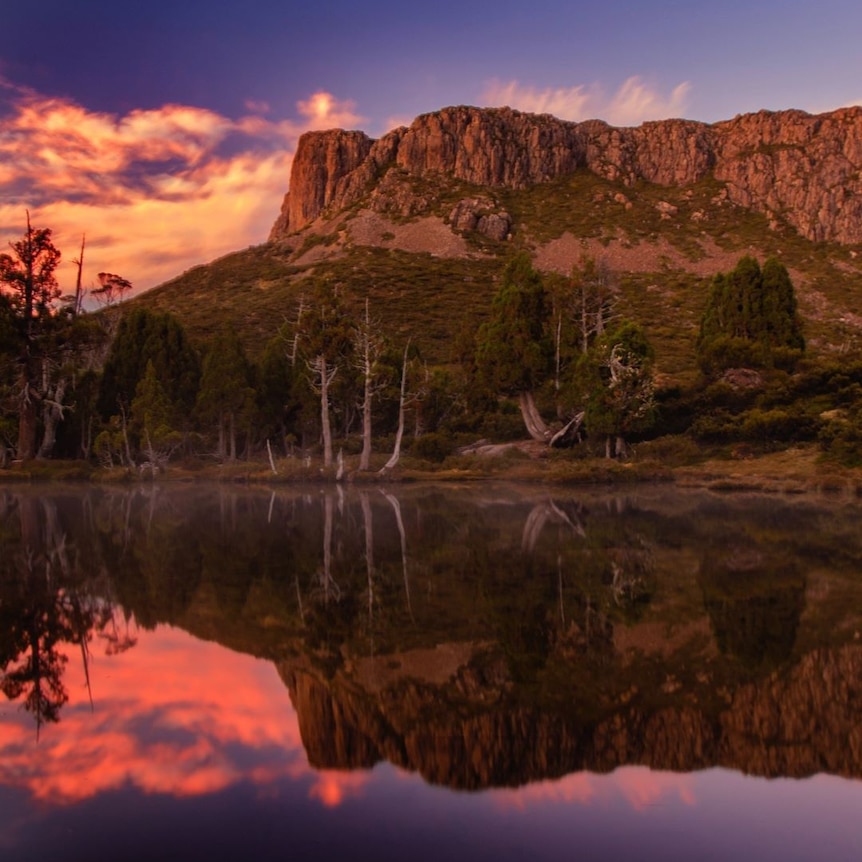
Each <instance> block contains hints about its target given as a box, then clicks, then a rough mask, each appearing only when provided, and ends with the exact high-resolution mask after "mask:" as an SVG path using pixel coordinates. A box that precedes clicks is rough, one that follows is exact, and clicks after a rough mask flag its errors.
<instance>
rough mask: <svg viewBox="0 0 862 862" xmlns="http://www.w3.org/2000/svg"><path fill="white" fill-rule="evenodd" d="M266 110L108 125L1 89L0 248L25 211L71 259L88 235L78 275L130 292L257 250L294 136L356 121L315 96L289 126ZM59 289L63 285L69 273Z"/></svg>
mask: <svg viewBox="0 0 862 862" xmlns="http://www.w3.org/2000/svg"><path fill="white" fill-rule="evenodd" d="M268 107H269V106H267V105H265V104H263V103H254V102H249V103H248V104H247V105H246V108H247V110H248V111H249V113H248V114H247V115H246V116H243V117H240V118H238V119H231V118H228V117H225V116H222V115H221V114H219V113H217V112H214V111H211V110H207V109H205V108H199V107H193V106H188V105H164V106H162V107H160V108H157V109H151V110H135V111H130V112H129V113H127V114H125V115H122V116H117V115H113V114H107V113H100V112H94V111H90V110H88V109H87V108H85V107H84V106H82V105H79V104H76V103H75V102H72V101H70V100H68V99H60V98H51V97H47V96H44V95H42V94H39V93H37V92H34V91H32V90H29V89H25V88H21V87H18V86H15V85H14V84H11V83H9V82H7V81H3V80H2V79H0V244H2V245H5V242H4V240H12V239H17V238H18V237H19V236H20V234H21V231H22V230H23V224H24V209H25V208H28V209H29V210H30V212H31V218H32V220H33V223H34V224H36V225H37V226H39V227H50V228H52V229H53V231H54V235H55V239H56V241H57V244H58V246H60V248H61V249H64V250H66V255H65V258H66V260H67V261H68V260H70V259H71V257H72V256H73V250H76V249H77V248H78V247H79V243H80V237H81V235H82V234H84V233H86V235H87V248H88V251H87V254H86V258H85V264H86V271H85V281H86V280H87V277H88V275H89V276H92V275H93V274H94V273H96V272H99V271H103V270H107V271H110V272H119V273H120V274H122V275H123V276H124V277H126V278H128V279H129V280H131V281H132V282H133V284H134V285H135V287H136V288H137V289H141V288H146V287H151V286H153V285H154V284H158V283H159V282H161V281H164V280H165V279H168V278H170V277H172V276H174V275H177V274H179V273H180V272H182V271H183V270H184V269H187V268H188V267H190V266H192V265H195V264H198V263H202V262H205V261H207V260H211V259H212V258H215V257H218V256H219V255H222V254H225V253H227V252H230V251H233V250H235V249H238V248H243V247H245V246H247V245H250V244H256V243H259V242H263V241H264V240H265V239H266V236H267V234H268V232H269V228H270V226H271V225H272V223H273V221H274V220H275V218H276V216H277V214H278V210H279V207H280V204H281V199H282V196H283V195H284V193H285V191H286V190H287V184H288V177H289V172H290V162H291V159H292V154H293V151H294V150H295V147H296V142H297V140H298V138H299V136H300V135H301V134H302V133H303V132H304V131H307V130H310V129H327V128H334V127H344V126H348V127H351V126H352V127H355V126H357V125H359V124H361V123H362V122H363V118H362V117H361V116H359V115H358V114H357V112H356V106H355V104H354V103H353V102H351V101H344V100H339V99H337V98H336V97H335V96H333V95H332V94H330V93H324V92H319V93H314V94H313V95H311V96H310V97H309V98H308V99H306V100H303V101H300V102H299V103H298V104H297V117H296V118H295V119H284V120H274V119H269V118H268V117H267V116H264V115H265V114H267V112H268ZM60 276H61V280H63V281H71V280H72V279H73V277H74V274H73V271H72V266H71V264H69V263H67V264H66V267H65V269H62V268H61V271H60Z"/></svg>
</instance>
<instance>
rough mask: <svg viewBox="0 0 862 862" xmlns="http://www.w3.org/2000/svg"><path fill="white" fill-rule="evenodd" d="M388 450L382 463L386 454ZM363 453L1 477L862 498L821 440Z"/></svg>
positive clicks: (78, 467) (41, 466)
mask: <svg viewBox="0 0 862 862" xmlns="http://www.w3.org/2000/svg"><path fill="white" fill-rule="evenodd" d="M380 457H381V465H380V466H382V459H383V457H384V456H380ZM356 460H357V458H356V457H355V456H349V457H348V458H346V459H345V465H344V472H343V475H342V476H341V477H340V478H338V477H337V473H336V469H335V468H334V467H333V468H329V469H327V470H324V468H322V467H321V466H320V465H319V464H317V463H314V462H311V463H309V462H308V461H301V460H300V459H295V458H286V459H280V460H278V461H276V462H275V467H276V470H277V471H278V472H277V473H273V471H272V468H271V466H270V465H269V463H268V462H266V461H236V462H233V463H227V464H204V463H203V462H188V461H186V462H177V463H175V464H170V465H168V466H167V467H165V468H163V469H161V470H159V471H157V472H155V473H152V472H151V471H150V470H147V469H144V470H139V471H138V472H137V473H135V472H133V471H131V470H129V469H127V468H125V467H122V468H121V467H111V468H105V467H98V466H94V465H92V464H88V463H87V462H84V461H31V462H28V463H26V464H14V465H12V466H11V467H7V468H4V469H0V484H6V483H40V484H41V483H47V484H50V483H59V482H64V483H75V482H80V483H86V484H106V485H116V484H141V483H151V482H159V483H162V482H164V483H168V484H172V483H193V482H214V483H219V482H222V483H227V484H255V485H281V484H334V483H342V484H346V485H375V484H383V483H396V484H397V483H419V482H437V483H453V482H479V483H481V482H495V481H497V482H499V481H505V482H512V483H523V484H534V485H535V484H538V485H550V486H560V485H609V486H612V485H632V484H644V483H646V484H659V483H661V484H665V483H666V484H672V485H676V486H677V487H680V488H704V489H708V490H714V491H719V492H735V491H740V492H752V491H756V492H761V493H770V494H806V493H825V494H836V495H842V494H849V495H851V496H855V497H859V498H862V468H845V467H841V466H840V465H836V464H832V463H830V462H827V461H823V460H822V459H821V458H820V454H819V450H817V448H816V447H813V446H810V447H796V448H791V449H786V450H782V451H779V452H772V453H767V454H761V455H756V456H754V455H751V456H747V457H744V458H734V457H708V456H707V457H704V459H703V460H700V461H693V462H689V463H685V464H680V463H676V464H673V463H665V462H662V461H659V460H656V459H653V458H644V459H642V460H641V459H638V458H637V457H635V458H634V459H633V460H631V461H626V462H617V461H608V460H607V459H604V458H578V459H572V458H569V459H564V458H555V457H539V458H537V457H529V456H527V455H523V454H515V455H513V454H512V453H511V452H509V453H505V452H504V453H503V454H501V455H496V456H493V457H487V456H476V455H472V456H457V457H453V458H448V459H446V460H445V461H444V462H443V463H440V464H434V463H430V462H425V461H419V460H417V459H413V458H410V457H405V458H404V459H403V460H402V462H401V463H400V464H399V465H398V466H397V467H396V468H395V469H394V470H391V471H389V472H385V473H384V472H382V471H381V470H380V468H379V467H377V469H372V470H370V471H366V472H359V471H358V470H356V469H355V468H354V467H353V465H352V462H353V461H356Z"/></svg>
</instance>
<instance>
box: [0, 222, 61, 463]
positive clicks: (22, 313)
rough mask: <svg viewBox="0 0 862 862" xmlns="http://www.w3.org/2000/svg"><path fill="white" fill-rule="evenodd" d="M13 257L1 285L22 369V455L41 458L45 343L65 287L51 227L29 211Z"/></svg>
mask: <svg viewBox="0 0 862 862" xmlns="http://www.w3.org/2000/svg"><path fill="white" fill-rule="evenodd" d="M10 248H11V249H12V254H9V253H8V252H5V253H3V254H0V285H2V286H5V288H6V289H7V290H8V291H9V293H10V297H11V301H10V305H9V307H10V308H11V311H12V312H13V323H14V344H15V346H14V349H13V354H14V362H15V364H16V366H17V374H16V377H17V380H16V383H15V386H16V389H17V393H16V401H17V412H18V440H17V447H16V449H17V456H18V458H20V459H22V460H29V459H31V458H34V457H35V456H36V436H37V429H38V420H39V402H40V401H41V399H42V391H41V389H42V380H43V378H44V370H45V369H44V362H45V358H46V356H45V349H44V348H45V341H46V336H47V335H48V334H49V333H50V331H51V330H52V328H53V326H54V323H55V319H54V316H53V309H54V303H55V302H56V300H57V299H59V297H60V286H59V284H58V283H57V279H56V276H55V275H54V273H55V270H56V269H57V266H58V264H59V263H60V251H59V249H58V248H57V247H56V246H55V245H54V242H53V239H52V235H51V229H50V228H38V229H37V228H34V227H33V226H32V225H31V223H30V213H29V212H28V213H27V229H26V231H25V232H24V236H23V238H22V239H20V240H18V241H17V242H13V243H10Z"/></svg>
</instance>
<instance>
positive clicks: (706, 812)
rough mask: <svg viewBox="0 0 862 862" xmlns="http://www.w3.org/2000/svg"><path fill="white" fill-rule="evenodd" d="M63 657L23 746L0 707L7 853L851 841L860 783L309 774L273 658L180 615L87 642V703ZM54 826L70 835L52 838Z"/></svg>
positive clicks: (790, 849) (519, 854)
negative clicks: (63, 688) (124, 638)
mask: <svg viewBox="0 0 862 862" xmlns="http://www.w3.org/2000/svg"><path fill="white" fill-rule="evenodd" d="M69 659H70V660H69V665H68V676H67V681H68V689H69V695H70V699H69V704H68V706H67V708H66V709H65V711H64V712H63V715H62V718H61V720H60V722H59V723H57V724H51V725H48V726H45V727H44V728H43V729H42V733H41V735H40V738H39V739H38V741H37V739H36V734H35V730H34V726H33V721H32V717H31V716H29V715H28V714H27V713H25V712H24V711H23V710H22V709H20V707H19V706H18V705H17V704H10V703H8V702H4V703H3V704H2V707H0V812H2V813H0V851H2V852H3V858H4V859H6V858H12V859H19V858H21V859H30V858H37V856H38V855H39V854H42V855H44V854H50V855H52V856H53V857H54V858H62V859H78V858H81V859H83V858H87V854H95V855H91V856H90V857H89V858H101V857H100V856H99V854H100V853H103V852H107V851H108V850H109V849H110V848H111V847H113V848H114V849H115V850H116V849H117V842H123V843H124V844H125V845H126V847H125V848H124V850H123V856H124V857H125V858H140V859H144V858H155V856H154V855H153V854H158V853H160V852H161V851H162V850H163V843H164V841H166V840H168V839H170V840H171V841H174V840H177V839H178V838H182V841H183V842H184V843H183V846H184V847H186V851H185V853H184V855H185V858H187V859H197V858H207V857H209V858H216V857H214V856H213V855H212V854H213V853H216V854H218V853H222V854H224V853H226V854H228V855H227V856H224V855H222V856H219V857H218V858H240V857H242V858H251V855H249V854H257V855H256V856H255V858H282V857H283V856H284V854H285V853H286V851H287V848H288V847H289V848H290V850H291V852H290V854H289V855H290V856H291V857H293V858H335V857H336V856H338V855H339V854H342V855H343V854H345V853H350V852H352V849H353V848H355V847H356V846H361V847H364V848H365V850H366V851H367V852H368V853H371V852H373V854H374V857H375V858H378V859H386V858H404V856H405V855H411V856H413V857H415V858H416V859H431V858H438V859H439V858H440V857H441V854H443V855H445V856H446V857H447V858H471V859H482V858H494V859H497V860H500V859H516V858H524V856H523V854H524V853H527V852H531V853H532V855H533V856H534V857H535V858H553V859H568V858H572V854H573V853H574V851H575V850H577V851H578V852H577V854H576V855H577V856H578V858H586V859H590V858H617V857H616V856H614V854H617V856H618V858H635V856H637V858H641V859H648V858H662V859H665V860H667V859H677V858H679V859H683V858H693V857H692V854H696V855H697V858H699V859H723V858H730V857H731V856H733V857H734V858H740V859H745V858H750V857H749V856H747V855H746V854H747V853H748V852H750V851H751V848H752V847H759V848H760V852H761V854H764V855H765V858H771V856H770V854H772V853H774V852H775V851H776V849H777V848H780V849H781V854H782V857H783V858H784V859H785V860H789V859H806V858H813V856H812V855H811V854H818V853H819V852H820V851H821V850H824V851H825V856H824V857H823V858H830V859H843V858H848V859H849V858H854V857H853V853H854V852H855V850H859V849H862V830H860V829H859V828H857V826H856V823H857V819H858V818H856V815H855V811H856V809H857V807H858V804H859V803H860V801H862V789H860V782H854V781H847V780H844V779H840V778H835V777H830V776H816V777H814V778H810V779H806V780H801V781H800V780H796V781H794V780H771V781H769V780H766V779H752V778H748V777H745V776H743V775H741V774H739V773H736V772H732V771H727V770H721V769H709V770H704V771H701V772H694V773H673V772H658V771H652V770H650V769H648V768H646V767H641V766H631V767H626V768H622V769H617V770H615V771H614V772H612V773H609V774H604V775H600V774H595V773H589V772H578V773H574V774H571V775H568V776H565V777H563V778H561V779H559V780H556V781H542V782H536V783H533V784H530V785H526V786H524V787H521V788H518V789H494V790H488V791H484V792H481V793H452V792H450V791H449V790H447V789H445V788H441V787H433V786H428V785H426V784H425V782H424V781H423V780H422V778H421V777H420V776H419V775H417V774H415V773H410V772H406V771H403V770H400V769H398V768H396V767H393V766H391V765H388V764H380V765H378V766H377V767H375V768H374V769H372V770H364V771H359V770H357V771H353V772H340V771H336V770H324V771H316V770H314V769H313V768H312V767H311V766H309V763H308V760H307V757H306V755H305V751H304V749H303V745H302V741H301V738H300V731H299V723H298V720H297V715H296V712H295V711H294V709H293V707H292V705H291V702H290V697H289V695H288V691H287V688H286V687H285V685H284V682H283V681H282V680H281V678H280V677H279V675H278V673H277V671H276V668H275V666H274V665H273V664H272V663H270V662H267V661H263V660H259V659H255V658H253V657H250V656H247V655H242V654H239V653H234V652H231V651H229V650H227V649H225V648H223V647H221V646H219V645H217V644H214V643H208V642H204V641H200V640H196V639H195V638H193V637H192V636H190V635H188V634H186V633H184V632H183V631H181V630H179V629H175V628H170V627H167V626H159V627H157V628H156V629H155V630H154V631H145V632H140V633H139V638H138V642H137V644H136V645H135V647H134V648H132V649H129V650H127V651H125V652H123V653H121V654H119V655H113V656H107V655H105V654H104V653H103V652H99V651H94V655H93V657H92V660H91V665H90V676H91V682H92V689H93V700H94V710H93V711H92V712H91V709H90V702H89V695H88V692H87V688H86V682H85V677H84V672H83V667H82V665H81V661H80V655H79V654H75V653H74V652H70V656H69ZM71 832H74V834H75V835H76V836H78V838H80V842H81V843H80V849H75V850H69V849H67V847H66V842H67V840H68V835H69V834H70V833H71ZM76 847H77V845H76ZM25 848H26V855H23V854H25ZM129 848H131V849H129ZM531 848H532V849H531ZM76 853H77V854H78V855H75V854H76ZM608 853H610V854H611V856H610V857H608V856H607V855H606V854H608ZM650 853H654V854H657V855H654V856H650ZM130 854H131V855H130ZM236 854H239V855H236ZM537 854H538V855H537ZM632 854H635V855H632Z"/></svg>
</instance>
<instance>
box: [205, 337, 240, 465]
mask: <svg viewBox="0 0 862 862" xmlns="http://www.w3.org/2000/svg"><path fill="white" fill-rule="evenodd" d="M253 403H254V389H253V388H252V369H251V366H250V365H249V362H248V359H247V358H246V355H245V351H244V350H243V347H242V344H241V342H240V340H239V338H237V335H236V333H235V332H234V331H233V330H231V331H229V332H226V333H222V334H220V335H218V336H217V337H216V339H215V341H213V343H212V346H211V347H210V349H209V351H208V353H207V355H206V356H205V357H204V362H203V371H202V374H201V384H200V390H199V391H198V398H197V413H198V416H199V417H200V418H201V419H203V420H204V421H207V422H213V423H215V425H216V427H217V428H218V454H219V458H221V460H225V459H226V458H227V459H229V460H231V461H235V460H236V431H237V427H236V426H237V419H238V418H239V417H242V416H245V417H248V416H249V415H250V413H251V409H252V405H253Z"/></svg>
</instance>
